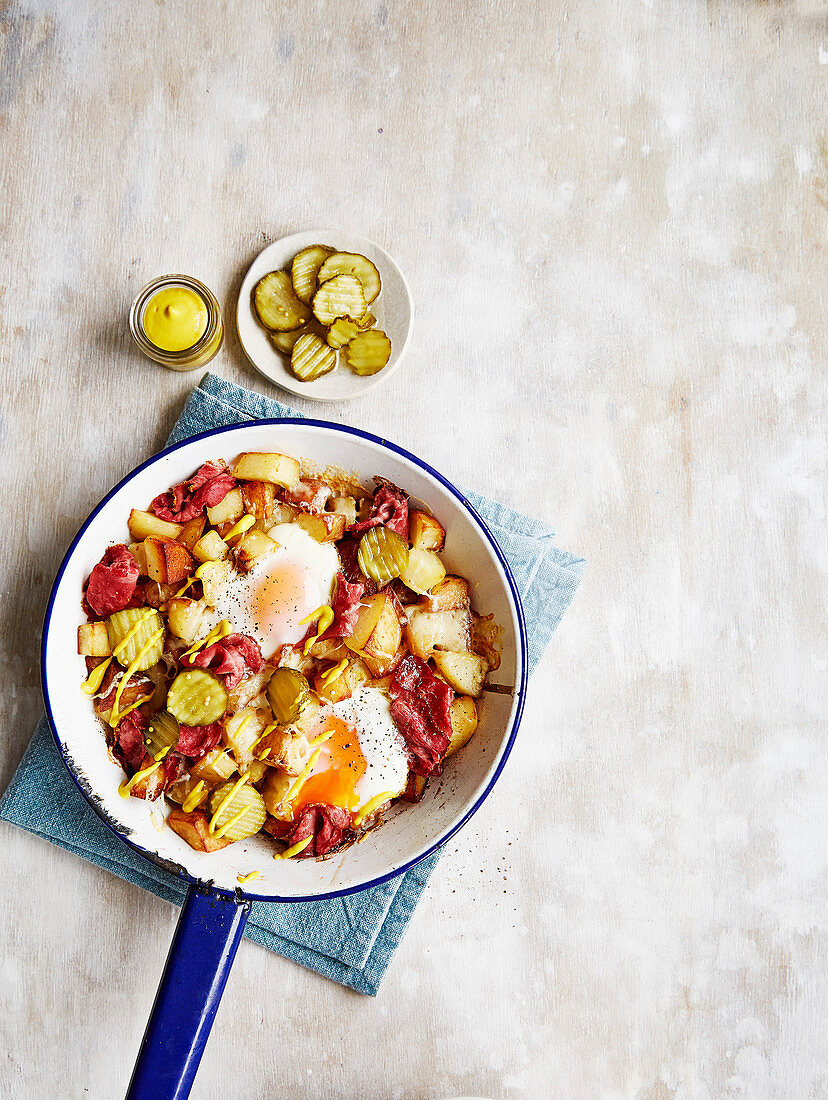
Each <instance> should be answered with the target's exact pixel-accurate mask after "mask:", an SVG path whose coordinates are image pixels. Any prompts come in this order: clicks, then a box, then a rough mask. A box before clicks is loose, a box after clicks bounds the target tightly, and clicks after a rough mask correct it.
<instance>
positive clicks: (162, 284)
mask: <svg viewBox="0 0 828 1100" xmlns="http://www.w3.org/2000/svg"><path fill="white" fill-rule="evenodd" d="M129 331H130V332H131V333H132V338H133V340H134V341H135V343H136V344H137V345H138V347H139V348H140V349H141V351H142V352H143V353H144V355H147V356H149V358H150V359H154V360H155V362H156V363H161V364H163V366H165V367H169V368H170V370H182V371H183V370H195V368H196V367H203V366H204V365H205V363H209V362H210V360H211V359H213V358H214V357H215V355H216V354H217V353H218V351H219V348H220V347H221V345H222V342H223V340H224V326H223V324H222V320H221V307H220V306H219V304H218V301H217V300H216V297H215V295H214V294H213V293H212V291H211V290H210V289H209V288H208V287H206V286H205V285H204V283H201V282H199V281H198V279H193V278H191V277H190V276H189V275H162V276H161V278H159V279H153V281H152V282H151V283H148V284H147V285H146V286H145V287H144V289H143V290H142V291H141V293H140V294H139V295H138V297H137V298H136V299H135V301H134V302H133V303H132V309H131V310H130V311H129Z"/></svg>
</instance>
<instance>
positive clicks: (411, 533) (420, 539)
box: [408, 512, 446, 550]
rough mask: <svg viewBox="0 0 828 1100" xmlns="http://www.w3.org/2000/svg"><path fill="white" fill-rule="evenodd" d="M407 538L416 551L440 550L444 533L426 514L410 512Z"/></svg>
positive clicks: (431, 517) (432, 517) (439, 525)
mask: <svg viewBox="0 0 828 1100" xmlns="http://www.w3.org/2000/svg"><path fill="white" fill-rule="evenodd" d="M408 537H409V538H410V539H411V545H412V546H413V547H415V548H416V549H417V550H442V549H443V544H444V543H445V541H446V531H445V528H444V527H443V525H442V524H441V523H439V522H438V521H437V520H436V519H435V518H434V516H430V515H429V514H428V512H411V514H410V515H409V517H408Z"/></svg>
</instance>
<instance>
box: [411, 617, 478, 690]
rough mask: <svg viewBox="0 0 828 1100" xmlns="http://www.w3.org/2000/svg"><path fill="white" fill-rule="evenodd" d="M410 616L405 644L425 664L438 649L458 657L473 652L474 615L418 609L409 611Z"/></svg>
mask: <svg viewBox="0 0 828 1100" xmlns="http://www.w3.org/2000/svg"><path fill="white" fill-rule="evenodd" d="M407 614H408V625H407V626H406V628H405V640H406V641H407V642H408V646H409V648H410V650H411V652H412V653H414V654H416V655H417V656H418V657H421V658H422V660H424V661H427V660H428V659H429V657H430V656H431V655H432V653H433V652H434V651H435V650H437V649H450V650H453V651H454V652H456V653H459V652H461V651H463V650H467V649H469V646H470V637H471V612H470V611H468V610H464V609H461V608H457V609H456V610H454V611H420V610H419V609H418V608H408V611H407ZM467 694H468V693H467Z"/></svg>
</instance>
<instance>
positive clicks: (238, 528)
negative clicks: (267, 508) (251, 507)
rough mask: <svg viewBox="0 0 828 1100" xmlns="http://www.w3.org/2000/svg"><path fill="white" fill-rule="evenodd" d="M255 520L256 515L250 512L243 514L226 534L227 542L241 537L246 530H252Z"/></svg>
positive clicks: (225, 539)
mask: <svg viewBox="0 0 828 1100" xmlns="http://www.w3.org/2000/svg"><path fill="white" fill-rule="evenodd" d="M255 522H256V517H255V516H251V515H250V513H249V512H248V514H247V515H244V516H242V518H241V519H240V520H239V521H238V522H237V523H234V524H233V526H232V527H231V528H230V530H229V531H228V532H227V534H226V535H225V536H224V541H225V542H226V543H230V541H231V540H232V539H237V538H240V537H241V536H242V535H243V534H244V533H245V532H246V531H249V530H250V528H251V527H252V526H253V524H254V523H255Z"/></svg>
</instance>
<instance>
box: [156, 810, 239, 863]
mask: <svg viewBox="0 0 828 1100" xmlns="http://www.w3.org/2000/svg"><path fill="white" fill-rule="evenodd" d="M167 824H168V825H169V827H170V828H171V829H172V831H173V832H174V833H178V835H179V836H180V837H181V839H182V840H186V841H187V843H188V844H189V845H190V847H191V848H195V850H196V851H197V852H218V851H220V849H222V848H226V847H227V845H228V844H232V843H233V842H232V841H231V840H225V839H224V837H215V836H210V833H209V828H208V826H209V824H210V822H209V820H208V818H207V815H206V814H205V813H204V812H203V811H202V810H193V811H192V812H191V813H188V814H185V813H184V811H183V810H181V809H175V810H173V811H172V812H171V813H170V816H169V817H168V818H167Z"/></svg>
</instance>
